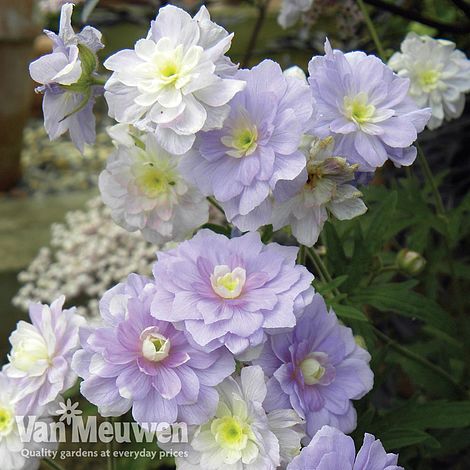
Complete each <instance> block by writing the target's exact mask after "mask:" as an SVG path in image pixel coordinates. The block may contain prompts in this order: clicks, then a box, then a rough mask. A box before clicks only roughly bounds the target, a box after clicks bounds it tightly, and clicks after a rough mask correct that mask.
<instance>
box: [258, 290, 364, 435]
mask: <svg viewBox="0 0 470 470" xmlns="http://www.w3.org/2000/svg"><path fill="white" fill-rule="evenodd" d="M369 361H370V355H369V353H367V351H365V350H364V349H362V348H360V347H359V346H358V345H357V344H356V342H355V341H354V337H353V334H352V332H351V330H350V329H349V328H346V327H345V326H342V325H340V324H339V323H338V320H337V318H336V315H335V314H334V312H333V311H330V312H328V311H327V309H326V305H325V302H324V300H323V298H322V297H321V296H320V295H319V294H316V295H315V297H314V300H313V302H312V303H311V304H309V305H307V307H306V308H305V312H304V313H303V315H302V317H301V318H300V320H299V321H298V322H297V325H296V327H295V328H294V330H293V331H292V332H291V333H286V334H282V335H277V336H272V337H270V338H269V341H268V342H267V343H266V344H265V346H264V349H263V351H262V353H261V356H260V357H259V358H258V359H257V360H256V363H257V364H259V365H261V367H262V368H263V370H264V371H265V373H266V374H267V375H268V376H269V377H271V378H270V379H269V381H268V395H267V398H266V401H265V403H264V405H265V408H266V409H267V410H271V409H277V408H279V407H282V408H286V407H292V408H293V409H294V410H295V411H296V412H297V413H298V414H299V416H300V417H302V418H303V419H305V420H306V422H307V434H308V435H309V436H310V437H313V436H314V435H315V433H316V432H317V431H318V430H319V429H320V428H321V427H322V426H323V425H325V424H328V425H332V426H335V427H337V428H338V429H341V430H342V431H344V432H351V431H352V430H353V429H354V428H355V427H356V413H355V410H354V407H353V406H352V402H351V400H358V399H359V398H362V397H363V396H364V395H365V394H366V393H367V392H369V391H370V390H371V389H372V385H373V374H372V371H371V369H370V367H369Z"/></svg>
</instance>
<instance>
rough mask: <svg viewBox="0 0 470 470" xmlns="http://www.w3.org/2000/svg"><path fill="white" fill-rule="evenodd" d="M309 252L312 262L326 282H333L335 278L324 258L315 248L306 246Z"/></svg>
mask: <svg viewBox="0 0 470 470" xmlns="http://www.w3.org/2000/svg"><path fill="white" fill-rule="evenodd" d="M305 250H306V252H307V256H308V257H309V258H310V260H311V261H312V263H313V264H314V265H315V267H316V269H317V271H318V274H320V275H321V276H322V277H323V278H324V279H325V281H326V282H331V281H332V280H333V278H332V277H331V275H330V273H329V272H328V269H327V267H326V266H325V265H324V264H323V261H322V259H321V258H320V256H319V254H318V253H317V252H316V251H315V248H310V247H305Z"/></svg>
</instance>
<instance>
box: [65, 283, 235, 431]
mask: <svg viewBox="0 0 470 470" xmlns="http://www.w3.org/2000/svg"><path fill="white" fill-rule="evenodd" d="M154 291H155V285H154V283H152V282H150V281H149V280H148V279H146V278H144V277H141V276H138V275H136V274H132V275H130V276H129V277H128V279H127V282H126V283H123V284H118V285H117V286H115V287H113V288H112V289H111V290H109V291H108V292H107V293H106V294H105V295H104V297H103V299H102V300H101V303H100V310H101V316H102V319H103V325H104V326H102V327H99V328H96V329H88V330H83V332H82V338H81V340H82V346H83V348H84V349H83V350H81V351H78V352H77V353H76V354H75V357H74V360H73V367H74V369H75V370H76V371H77V373H78V374H79V375H80V377H82V378H83V379H84V380H83V382H82V384H81V392H82V394H83V395H84V396H85V397H86V398H87V399H88V400H89V401H90V402H92V403H94V404H95V405H97V406H98V409H99V411H100V413H101V414H102V415H103V416H119V415H122V414H124V413H125V412H127V411H128V410H129V409H131V408H132V415H133V417H134V419H135V420H136V421H137V422H138V423H140V424H141V425H142V426H143V427H151V425H152V423H159V422H167V423H174V422H176V421H177V420H180V421H183V422H186V423H187V424H201V423H203V422H205V421H207V420H208V419H209V418H210V417H211V416H213V415H214V412H215V409H216V407H217V403H218V400H219V397H218V394H217V392H216V390H215V389H214V386H215V385H218V384H219V383H220V382H222V380H224V379H225V378H226V377H228V376H229V375H230V374H231V373H232V372H233V371H234V369H235V362H234V360H233V358H232V357H231V355H230V353H229V352H228V351H227V350H225V349H220V350H218V351H214V352H211V353H209V352H202V351H200V350H197V349H195V348H194V347H193V346H192V345H190V344H189V343H188V341H187V339H186V337H185V335H184V333H183V332H181V331H178V330H176V329H175V328H174V326H173V325H172V324H171V323H169V322H165V321H160V320H156V319H155V318H154V317H153V316H151V315H150V303H151V300H152V299H153V296H154Z"/></svg>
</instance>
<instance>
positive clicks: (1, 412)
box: [0, 372, 57, 470]
mask: <svg viewBox="0 0 470 470" xmlns="http://www.w3.org/2000/svg"><path fill="white" fill-rule="evenodd" d="M23 392H24V390H23V389H22V384H21V383H19V382H18V381H16V380H14V379H10V378H9V377H8V376H7V375H6V374H5V373H4V372H0V462H1V464H2V470H36V469H37V468H39V465H40V463H41V462H40V459H39V458H36V457H27V456H26V455H28V454H29V453H35V452H37V453H38V454H40V452H41V450H42V449H44V450H49V451H50V450H53V449H55V448H57V443H53V442H51V443H36V442H35V441H34V440H30V441H29V442H27V441H26V439H25V437H24V436H23V435H22V429H20V427H19V426H18V423H21V424H22V426H23V427H24V428H25V427H26V426H27V422H26V423H25V420H24V419H22V418H24V417H26V416H34V417H35V423H37V425H38V426H39V425H44V426H45V427H46V429H47V426H49V425H50V424H51V423H52V419H51V418H50V417H49V416H48V415H47V414H46V412H47V410H46V409H44V408H35V407H31V406H28V404H26V403H25V402H24V401H21V400H20V398H21V396H22V395H23Z"/></svg>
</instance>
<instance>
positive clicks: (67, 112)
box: [29, 3, 104, 153]
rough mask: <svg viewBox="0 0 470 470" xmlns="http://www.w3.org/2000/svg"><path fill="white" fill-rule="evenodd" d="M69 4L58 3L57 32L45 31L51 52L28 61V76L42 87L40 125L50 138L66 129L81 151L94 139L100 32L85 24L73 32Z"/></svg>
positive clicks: (99, 87) (101, 45)
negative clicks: (58, 21) (42, 119)
mask: <svg viewBox="0 0 470 470" xmlns="http://www.w3.org/2000/svg"><path fill="white" fill-rule="evenodd" d="M72 10H73V4H71V3H66V4H65V5H63V6H62V9H61V15H60V29H59V35H57V34H55V33H53V32H51V31H47V30H46V31H45V33H46V34H47V35H48V36H49V38H50V39H51V40H52V43H53V46H52V53H51V54H47V55H45V56H43V57H40V58H39V59H37V60H35V61H34V62H32V63H31V64H30V66H29V71H30V74H31V77H32V79H33V80H34V81H36V82H38V83H41V84H42V86H41V87H39V88H37V91H39V92H41V93H44V99H43V104H42V106H43V112H44V126H45V128H46V131H47V133H48V134H49V138H50V139H51V140H54V139H57V138H58V137H59V136H61V135H62V134H64V133H65V132H67V131H69V133H70V137H71V139H72V141H73V143H74V144H75V145H76V147H77V148H78V149H79V150H80V151H81V152H82V153H83V150H84V145H85V144H92V143H94V141H95V137H96V132H95V117H94V115H93V104H94V101H95V97H96V96H97V95H99V94H101V92H102V87H101V86H97V85H96V82H95V80H94V73H95V71H96V68H97V59H96V55H95V54H96V52H97V51H98V50H99V49H101V48H102V47H104V46H103V44H102V43H101V33H100V32H99V31H98V30H97V29H95V28H92V27H91V26H86V27H85V28H84V29H83V30H82V32H81V33H79V34H75V33H74V31H73V29H72V25H71V17H72Z"/></svg>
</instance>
